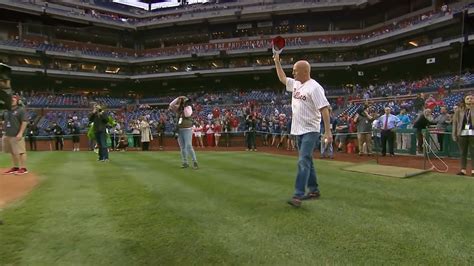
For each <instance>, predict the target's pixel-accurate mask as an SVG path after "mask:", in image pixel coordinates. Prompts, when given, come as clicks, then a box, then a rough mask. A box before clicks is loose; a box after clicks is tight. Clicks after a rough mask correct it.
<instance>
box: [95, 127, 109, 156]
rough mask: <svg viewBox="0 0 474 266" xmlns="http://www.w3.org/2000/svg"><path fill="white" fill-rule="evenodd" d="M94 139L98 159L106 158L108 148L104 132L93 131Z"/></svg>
mask: <svg viewBox="0 0 474 266" xmlns="http://www.w3.org/2000/svg"><path fill="white" fill-rule="evenodd" d="M95 141H96V142H97V146H98V147H99V160H108V159H109V150H108V148H107V141H106V136H105V132H95Z"/></svg>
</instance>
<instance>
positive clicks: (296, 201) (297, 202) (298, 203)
mask: <svg viewBox="0 0 474 266" xmlns="http://www.w3.org/2000/svg"><path fill="white" fill-rule="evenodd" d="M287 203H288V204H290V205H291V206H293V207H295V208H299V207H301V199H300V198H297V197H293V198H291V199H290V200H289V201H287Z"/></svg>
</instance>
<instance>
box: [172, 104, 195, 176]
mask: <svg viewBox="0 0 474 266" xmlns="http://www.w3.org/2000/svg"><path fill="white" fill-rule="evenodd" d="M169 109H170V110H171V111H174V112H176V114H177V120H178V121H177V122H178V123H177V127H178V144H179V148H180V150H181V160H182V163H183V164H182V166H181V167H182V168H188V167H189V164H188V156H189V155H191V158H192V160H193V169H198V162H197V159H196V153H195V152H194V149H193V142H192V140H193V139H192V138H193V136H192V134H193V132H192V126H193V119H192V117H191V115H192V114H193V109H192V106H191V100H190V99H189V98H188V97H186V96H179V97H177V98H176V99H174V100H173V101H172V102H171V103H170V105H169Z"/></svg>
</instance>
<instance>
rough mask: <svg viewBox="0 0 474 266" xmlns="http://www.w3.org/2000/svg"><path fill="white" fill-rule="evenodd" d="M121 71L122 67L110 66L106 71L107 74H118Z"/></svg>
mask: <svg viewBox="0 0 474 266" xmlns="http://www.w3.org/2000/svg"><path fill="white" fill-rule="evenodd" d="M119 71H120V67H110V66H108V67H107V68H106V69H105V73H109V74H117V73H118V72H119Z"/></svg>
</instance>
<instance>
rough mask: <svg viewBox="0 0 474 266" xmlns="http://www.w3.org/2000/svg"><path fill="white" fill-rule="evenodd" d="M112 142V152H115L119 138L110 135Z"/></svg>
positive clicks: (115, 135)
mask: <svg viewBox="0 0 474 266" xmlns="http://www.w3.org/2000/svg"><path fill="white" fill-rule="evenodd" d="M110 141H111V142H112V150H115V148H116V147H117V145H118V141H119V136H118V135H117V134H115V133H114V134H112V135H110Z"/></svg>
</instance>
